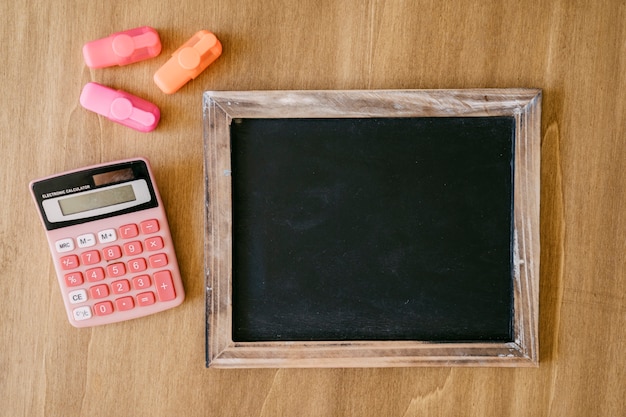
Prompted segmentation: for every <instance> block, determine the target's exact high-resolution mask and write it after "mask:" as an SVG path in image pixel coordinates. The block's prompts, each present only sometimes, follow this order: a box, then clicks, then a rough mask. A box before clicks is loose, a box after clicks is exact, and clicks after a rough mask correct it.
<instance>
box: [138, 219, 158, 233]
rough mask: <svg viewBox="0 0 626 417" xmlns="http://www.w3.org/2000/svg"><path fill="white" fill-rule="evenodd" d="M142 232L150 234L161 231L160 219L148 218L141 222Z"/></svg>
mask: <svg viewBox="0 0 626 417" xmlns="http://www.w3.org/2000/svg"><path fill="white" fill-rule="evenodd" d="M140 227H141V233H143V234H146V235H147V234H150V233H156V232H158V231H159V221H158V220H156V219H152V220H146V221H143V222H141V223H140Z"/></svg>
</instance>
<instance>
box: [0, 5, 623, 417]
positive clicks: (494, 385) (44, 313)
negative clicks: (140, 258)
mask: <svg viewBox="0 0 626 417" xmlns="http://www.w3.org/2000/svg"><path fill="white" fill-rule="evenodd" d="M0 21H1V22H2V25H0V36H1V38H2V42H0V54H1V56H2V60H1V62H0V75H1V77H0V83H1V86H2V103H3V110H2V111H0V149H1V150H2V154H3V156H4V158H3V161H2V163H1V164H0V190H1V191H2V196H1V197H0V201H1V202H2V203H3V204H1V205H0V210H1V213H0V214H1V215H0V293H1V294H3V297H4V298H3V301H2V303H0V347H1V348H2V350H1V353H0V375H2V377H1V378H0V394H1V395H2V398H3V401H2V406H1V407H2V408H1V409H0V410H1V411H0V414H2V415H7V416H100V415H101V416H110V415H137V416H148V415H149V416H171V415H186V416H207V415H221V416H235V415H243V416H263V417H264V416H277V415H279V416H280V415H298V416H348V415H357V416H407V417H409V416H423V415H426V416H444V415H445V416H448V415H455V416H554V417H560V416H581V417H583V416H584V417H587V416H592V415H593V416H618V415H620V414H623V410H624V409H626V402H625V401H626V400H625V397H626V396H625V395H624V384H623V381H624V379H625V378H626V364H625V362H624V359H623V351H624V347H625V342H626V331H625V330H624V329H626V307H625V305H626V303H625V300H624V294H625V290H626V288H625V287H626V279H625V278H626V257H625V256H624V248H625V247H626V216H625V215H624V213H625V211H624V210H623V208H624V207H625V206H626V186H625V184H626V171H625V170H624V169H623V167H624V166H625V165H626V152H625V151H626V147H625V144H624V134H623V132H624V131H626V96H625V95H624V94H623V93H622V92H623V91H625V90H626V23H625V22H626V4H625V3H624V2H623V1H620V0H599V1H594V2H589V1H580V0H574V1H570V0H554V1H550V2H546V1H539V0H521V1H509V0H502V1H482V0H460V1H457V2H441V1H435V0H417V1H406V0H387V1H384V0H366V1H356V0H345V1H330V0H299V1H290V0H286V1H277V0H268V1H263V2H259V1H248V0H242V1H239V2H233V1H225V0H216V1H212V2H204V1H200V0H179V1H177V2H171V1H167V0H165V1H161V2H150V1H147V0H139V1H136V2H121V1H117V0H112V1H108V2H104V1H89V2H87V1H84V0H74V1H70V0H58V1H55V2H44V1H41V0H36V1H33V2H29V3H20V2H10V1H5V2H0ZM146 24H148V25H151V26H153V27H155V28H156V29H157V30H158V31H159V34H160V35H161V40H162V42H163V45H164V48H163V51H162V53H161V55H160V56H159V57H158V58H155V59H153V60H150V61H145V62H142V63H137V64H133V65H131V66H127V67H119V68H109V69H102V70H90V69H88V68H87V67H85V65H84V63H83V60H82V56H81V47H82V45H83V43H84V42H86V41H89V40H92V39H96V38H99V37H102V36H105V35H108V34H109V33H111V32H114V31H117V30H123V29H128V28H132V27H138V26H142V25H146ZM199 29H208V30H211V31H213V32H215V33H216V34H217V35H218V37H219V38H220V40H221V41H222V43H223V45H224V53H223V55H222V57H220V58H219V59H218V60H217V61H216V62H215V63H214V64H213V65H211V67H209V69H207V70H206V71H205V72H204V73H203V74H202V75H201V76H199V77H198V78H197V79H196V80H194V81H193V82H191V83H190V84H188V85H187V86H185V87H184V88H183V89H181V90H180V91H179V92H177V93H176V94H174V95H172V96H165V95H164V94H162V93H161V92H160V91H159V90H158V88H157V87H156V86H155V85H154V83H153V82H152V75H153V74H154V72H155V71H156V70H157V69H158V67H159V66H160V65H161V64H162V63H163V62H164V61H165V59H166V58H167V57H168V56H169V55H170V54H171V53H172V52H173V51H174V50H175V49H176V48H177V47H178V46H179V45H180V44H182V43H183V42H184V41H185V40H186V39H188V38H189V37H190V36H191V35H192V34H193V33H195V32H196V31H197V30H199ZM88 81H96V82H100V83H103V84H106V85H110V86H112V87H115V88H122V89H126V90H128V91H129V92H131V93H133V94H136V95H138V96H141V97H144V98H146V99H148V100H151V101H153V102H154V103H156V104H157V105H158V106H159V107H160V108H161V112H162V119H161V122H160V124H159V127H158V128H157V129H156V131H154V132H152V133H150V134H148V135H145V134H141V133H138V132H134V131H131V130H129V129H126V128H124V127H122V126H118V125H115V124H113V123H109V122H107V121H106V120H103V119H101V118H99V117H98V116H95V115H93V114H90V113H88V112H86V111H84V110H83V109H82V108H81V107H80V105H79V104H78V97H79V94H80V91H81V89H82V86H83V85H84V84H85V83H86V82H88ZM506 87H537V88H542V90H543V103H542V130H541V134H542V149H541V167H542V168H541V180H542V181H541V183H542V188H541V207H540V212H541V219H540V226H541V277H540V284H539V287H540V314H539V338H540V349H539V357H540V363H541V366H540V367H539V368H537V369H506V368H500V369H490V368H483V369H474V368H399V369H367V368H366V369H281V370H277V369H245V370H219V369H209V370H207V369H205V367H204V359H205V353H204V294H205V285H204V273H203V255H202V254H203V250H202V248H203V234H204V230H203V227H202V224H203V211H204V207H203V204H204V203H203V183H204V178H203V167H202V149H203V145H202V92H203V91H206V90H268V89H269V90H274V89H283V90H287V89H289V90H291V89H295V90H303V89H316V90H346V89H439V88H444V89H450V88H451V89H463V88H506ZM133 156H145V157H147V158H148V159H149V160H150V162H151V163H152V166H153V168H154V170H155V175H156V177H157V181H158V184H159V189H160V191H161V194H162V197H163V200H164V204H165V206H166V210H167V211H168V215H169V218H170V226H171V228H172V235H173V238H174V241H175V243H176V247H177V254H178V257H179V262H180V267H181V272H182V274H183V280H184V284H185V289H186V292H187V299H186V300H185V303H183V305H181V306H180V307H178V308H176V309H173V310H171V311H170V312H167V313H161V314H159V315H155V316H152V317H148V318H145V319H141V320H137V321H133V322H127V323H120V324H116V325H112V326H106V327H102V328H97V329H84V330H77V329H74V328H72V327H71V326H70V325H69V323H67V320H66V319H65V317H64V314H63V305H62V301H61V299H60V296H59V290H58V288H57V284H56V282H55V278H54V275H53V274H54V271H53V268H52V262H51V260H50V257H49V255H48V249H47V244H46V241H45V235H44V232H43V230H42V227H41V225H40V223H39V219H38V218H37V213H36V211H35V209H34V207H33V204H32V201H31V200H30V196H29V194H28V182H29V181H30V180H31V179H34V178H39V177H42V176H44V175H48V174H52V173H54V172H60V171H63V170H66V169H71V168H77V167H80V166H84V165H88V164H92V163H96V162H100V161H102V162H105V161H110V160H114V159H122V158H125V157H133Z"/></svg>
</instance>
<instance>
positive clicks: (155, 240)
mask: <svg viewBox="0 0 626 417" xmlns="http://www.w3.org/2000/svg"><path fill="white" fill-rule="evenodd" d="M143 243H144V244H145V245H146V246H145V247H146V250H150V251H153V250H159V249H163V246H164V245H163V239H161V237H160V236H155V237H151V238H150V239H146V240H145V241H144V242H143Z"/></svg>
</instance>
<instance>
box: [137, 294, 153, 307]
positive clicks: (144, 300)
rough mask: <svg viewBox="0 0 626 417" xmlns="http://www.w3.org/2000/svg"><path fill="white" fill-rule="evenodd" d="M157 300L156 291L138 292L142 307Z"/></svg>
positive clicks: (139, 303) (138, 302) (138, 299)
mask: <svg viewBox="0 0 626 417" xmlns="http://www.w3.org/2000/svg"><path fill="white" fill-rule="evenodd" d="M155 302H156V299H155V298H154V293H153V292H152V291H148V292H142V293H141V294H137V304H138V305H139V306H140V307H145V306H149V305H152V304H154V303H155Z"/></svg>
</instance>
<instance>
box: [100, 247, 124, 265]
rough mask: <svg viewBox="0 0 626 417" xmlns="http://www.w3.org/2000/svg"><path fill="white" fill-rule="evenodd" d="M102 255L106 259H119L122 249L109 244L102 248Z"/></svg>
mask: <svg viewBox="0 0 626 417" xmlns="http://www.w3.org/2000/svg"><path fill="white" fill-rule="evenodd" d="M102 256H104V259H105V260H107V261H112V260H113V259H119V258H121V257H122V249H121V248H120V247H119V246H117V245H116V246H109V247H107V248H104V249H102Z"/></svg>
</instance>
